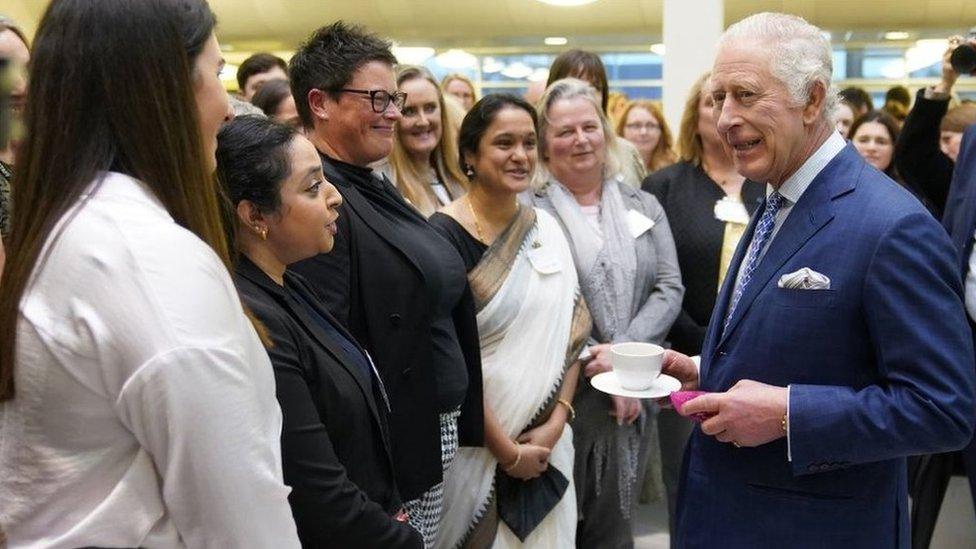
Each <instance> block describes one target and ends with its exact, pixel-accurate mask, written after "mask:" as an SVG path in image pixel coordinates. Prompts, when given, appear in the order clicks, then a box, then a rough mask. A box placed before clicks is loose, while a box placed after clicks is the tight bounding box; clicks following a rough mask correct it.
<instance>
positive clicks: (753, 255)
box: [722, 191, 783, 334]
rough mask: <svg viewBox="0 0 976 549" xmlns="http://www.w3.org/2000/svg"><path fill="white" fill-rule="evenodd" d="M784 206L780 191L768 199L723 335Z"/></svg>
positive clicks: (731, 303)
mask: <svg viewBox="0 0 976 549" xmlns="http://www.w3.org/2000/svg"><path fill="white" fill-rule="evenodd" d="M782 205H783V195H781V194H779V192H778V191H773V192H772V194H770V195H769V197H768V198H766V207H765V209H763V214H762V217H761V218H759V223H758V224H756V231H755V233H754V234H753V236H752V243H751V244H750V245H749V253H748V255H746V266H745V268H744V269H743V270H742V276H740V277H739V281H738V283H737V284H736V285H735V292H734V293H733V294H732V301H730V302H729V312H728V314H727V315H725V325H724V326H723V327H722V333H723V334H724V333H725V330H727V329H728V328H729V321H731V320H732V313H734V312H735V306H736V305H738V304H739V300H740V299H742V294H743V293H745V289H746V286H747V285H748V284H749V281H750V280H751V279H752V272H753V271H755V270H756V267H757V266H759V258H760V255H761V254H762V251H763V248H765V247H766V243H768V242H769V237H770V236H771V235H772V234H773V227H774V226H775V225H776V213H777V212H779V208H780V206H782Z"/></svg>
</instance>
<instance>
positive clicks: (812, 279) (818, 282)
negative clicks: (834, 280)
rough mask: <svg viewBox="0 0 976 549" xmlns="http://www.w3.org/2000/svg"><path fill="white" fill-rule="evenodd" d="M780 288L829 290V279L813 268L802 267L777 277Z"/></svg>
mask: <svg viewBox="0 0 976 549" xmlns="http://www.w3.org/2000/svg"><path fill="white" fill-rule="evenodd" d="M777 285H778V286H779V287H780V288H788V289H791V290H829V289H830V279H829V278H827V276H826V275H824V274H821V273H818V272H817V271H814V270H813V269H810V268H808V267H804V268H802V269H800V270H799V271H796V272H792V273H788V274H785V275H783V276H781V277H779V283H778V284H777Z"/></svg>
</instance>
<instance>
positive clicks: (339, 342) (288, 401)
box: [217, 116, 423, 548]
mask: <svg viewBox="0 0 976 549" xmlns="http://www.w3.org/2000/svg"><path fill="white" fill-rule="evenodd" d="M217 159H218V175H219V177H220V180H221V184H222V186H223V188H224V192H225V193H226V195H227V196H228V197H229V198H230V200H231V202H232V204H233V205H234V207H235V210H236V216H235V217H236V219H234V220H233V222H234V225H235V226H236V237H235V238H234V241H235V246H236V249H237V251H238V252H239V254H240V255H239V257H238V259H237V265H236V267H235V282H236V283H237V288H238V290H239V291H240V293H241V297H242V298H243V301H244V303H245V304H246V305H247V307H248V308H249V309H250V311H251V312H252V313H253V314H254V315H255V316H256V317H257V319H258V320H259V321H260V322H261V323H262V324H263V325H264V327H265V329H266V331H267V333H266V334H265V335H266V339H268V340H270V345H269V348H268V354H269V355H270V357H271V363H272V365H273V366H274V371H275V382H276V384H277V395H278V401H279V404H280V405H281V410H282V416H283V428H282V461H283V466H284V477H285V483H286V484H288V485H289V486H291V487H292V492H291V495H290V496H289V501H290V502H291V506H292V512H293V514H294V517H295V521H296V523H297V526H298V534H299V537H300V538H301V541H302V545H303V546H305V547H376V548H380V547H403V548H407V547H411V548H416V547H422V546H423V542H422V537H421V535H420V533H419V532H418V531H417V530H415V529H414V528H412V527H411V526H410V525H409V524H407V523H406V522H405V520H406V516H405V515H404V514H403V513H402V505H401V502H400V498H399V495H398V493H397V489H396V483H395V481H394V464H393V460H392V457H391V454H390V448H389V442H388V437H387V425H386V420H387V414H388V410H389V408H388V406H389V404H388V401H387V398H386V393H385V388H384V386H383V382H382V381H381V380H380V379H379V376H378V375H377V374H376V371H375V370H374V368H373V366H372V361H371V360H370V358H369V355H367V354H366V353H365V351H363V350H362V348H361V347H360V346H359V344H358V343H356V340H355V339H354V338H353V336H352V335H351V334H349V332H347V331H346V329H345V328H344V327H343V326H342V325H341V324H340V323H339V322H337V321H336V320H335V319H334V318H333V317H332V316H331V315H330V314H329V313H328V311H326V309H325V307H324V306H323V305H321V304H320V303H319V301H318V298H317V297H316V295H315V292H314V291H313V290H312V288H311V287H310V286H309V284H308V283H307V282H306V281H305V280H304V279H303V278H302V277H301V276H299V275H297V274H294V273H291V272H287V271H286V265H289V264H291V263H294V262H296V261H298V260H301V259H304V258H306V257H309V256H312V255H315V254H317V253H325V252H328V251H329V250H330V249H331V248H332V245H333V239H334V234H335V221H336V218H337V217H338V215H339V214H338V211H337V209H338V207H339V205H340V204H341V203H342V199H341V198H340V197H339V193H338V192H337V191H336V189H335V187H333V186H332V185H331V184H329V183H328V182H327V181H326V180H325V177H324V175H323V174H322V167H321V163H320V162H319V158H318V154H317V153H316V151H315V147H314V146H313V145H312V144H311V143H310V142H309V141H308V140H307V139H305V138H304V137H302V136H300V135H299V134H297V133H296V132H295V130H293V129H291V128H289V127H287V126H284V125H281V124H277V123H274V122H271V121H269V120H265V119H262V118H257V117H248V116H245V117H240V118H238V119H236V120H234V121H233V122H231V123H230V124H228V125H227V126H226V127H224V128H223V129H222V130H221V132H220V136H219V146H218V149H217ZM240 458H241V459H246V456H240Z"/></svg>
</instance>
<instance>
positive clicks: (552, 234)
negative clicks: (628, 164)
mask: <svg viewBox="0 0 976 549" xmlns="http://www.w3.org/2000/svg"><path fill="white" fill-rule="evenodd" d="M535 128H536V125H535V113H534V111H533V109H532V107H531V106H530V105H529V104H528V103H526V102H525V101H523V100H521V99H519V98H517V97H514V96H504V95H491V96H488V97H486V98H484V99H482V100H481V101H479V102H478V103H477V104H475V105H474V107H472V109H471V111H470V112H469V113H468V115H467V116H466V117H465V120H464V122H463V124H462V126H461V135H460V150H461V156H462V160H463V164H464V166H465V171H466V174H467V175H468V177H469V178H470V179H471V187H470V191H469V193H468V194H467V195H465V196H464V197H462V198H460V199H458V200H456V201H454V202H452V203H451V204H449V205H448V206H447V207H445V208H444V210H443V211H442V212H439V213H437V214H434V216H433V217H431V223H433V224H434V225H435V226H436V227H438V228H439V229H441V230H442V233H443V234H444V235H445V236H446V237H447V238H448V239H449V240H450V241H451V242H452V243H453V244H454V245H455V247H457V249H458V251H459V252H460V254H461V257H462V258H463V259H464V260H465V263H466V266H467V268H468V272H469V274H468V280H469V283H470V286H471V291H472V293H473V295H474V300H475V304H476V308H477V311H478V315H477V318H478V330H479V333H480V338H481V356H482V370H483V375H484V395H485V396H484V398H485V439H486V447H485V448H462V449H461V450H459V452H458V454H457V457H456V458H455V462H454V466H453V467H452V468H451V470H450V471H449V472H448V474H447V477H446V478H445V479H444V509H445V514H444V517H443V519H442V523H441V534H440V537H439V539H438V544H437V546H438V547H522V546H525V547H533V548H536V547H538V548H549V547H551V548H554V549H555V548H562V547H572V546H573V545H574V543H575V541H574V540H575V532H576V516H577V515H576V494H575V489H574V487H573V484H572V478H573V455H574V453H573V441H572V437H573V435H572V429H571V428H569V426H568V425H567V421H568V420H570V419H571V418H572V416H573V415H574V414H575V412H574V410H573V406H572V398H573V395H574V393H575V391H576V381H577V379H578V377H579V364H578V361H577V357H578V356H579V353H580V351H581V349H582V347H583V344H584V343H585V341H586V338H587V336H588V335H589V331H590V318H589V312H588V311H587V310H586V306H585V304H584V303H583V300H582V298H581V296H580V291H579V283H578V281H577V275H576V270H575V268H574V267H573V256H572V252H571V251H570V248H569V244H568V243H567V241H566V238H565V237H564V236H563V233H562V230H561V229H560V227H559V225H558V223H557V222H556V220H555V219H554V218H553V217H552V216H551V215H549V214H547V213H546V212H543V211H541V210H536V209H534V208H531V207H528V206H519V205H518V202H517V200H516V195H517V194H518V193H520V192H522V191H524V190H525V189H527V188H528V185H529V182H530V180H531V177H532V175H533V172H534V170H535V165H536V161H537V152H536V140H537V137H536V129H535Z"/></svg>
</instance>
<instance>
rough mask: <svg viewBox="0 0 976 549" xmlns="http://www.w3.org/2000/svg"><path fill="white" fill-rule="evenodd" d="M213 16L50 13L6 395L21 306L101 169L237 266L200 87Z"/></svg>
mask: <svg viewBox="0 0 976 549" xmlns="http://www.w3.org/2000/svg"><path fill="white" fill-rule="evenodd" d="M215 22H216V21H215V18H214V15H213V12H211V11H210V7H209V6H208V5H207V3H206V2H205V1H204V0H139V1H138V2H133V1H131V0H54V1H53V2H51V4H50V5H49V6H48V8H47V10H46V11H45V13H44V17H43V18H42V20H41V23H40V26H39V27H38V30H37V35H36V38H35V40H34V48H33V52H32V58H31V74H30V84H29V88H28V93H27V97H29V98H30V99H29V100H28V102H27V108H26V112H25V115H24V124H25V129H26V133H27V135H26V138H25V140H24V141H23V144H22V145H21V147H20V149H19V151H18V157H17V163H16V166H17V171H16V174H15V175H14V181H13V184H12V188H13V202H14V203H15V204H16V205H17V206H16V209H17V213H16V214H15V215H14V216H13V225H12V227H11V233H10V239H9V241H8V243H7V261H6V265H5V267H4V271H3V277H2V280H3V283H2V284H0V401H3V400H8V399H11V398H13V396H14V358H15V348H16V345H15V343H16V330H17V318H18V310H19V306H20V301H21V299H22V298H23V295H24V291H25V289H26V287H27V283H28V279H29V277H30V275H31V273H32V272H33V271H34V270H35V268H36V266H37V264H38V262H39V261H41V250H42V248H43V247H44V245H45V243H46V242H47V241H48V240H49V239H51V238H56V237H57V235H56V234H53V229H54V227H55V225H56V224H57V222H58V220H60V219H61V218H62V217H63V216H64V215H65V214H67V213H68V211H69V209H70V208H71V207H72V206H73V205H75V204H76V203H77V202H78V201H79V200H80V199H81V195H82V193H83V192H84V191H85V190H86V189H87V188H88V187H89V186H90V185H91V184H92V182H93V181H95V180H96V179H97V178H98V177H99V176H100V174H102V173H103V172H105V171H107V170H110V169H111V170H114V171H121V172H124V173H126V174H129V175H131V176H132V177H135V178H137V179H139V180H140V181H142V182H143V183H145V184H146V185H147V186H148V187H149V188H150V189H151V190H152V192H153V194H155V195H156V197H157V198H158V199H159V200H160V202H162V204H163V205H164V206H165V208H166V210H167V211H168V212H169V213H170V215H172V216H173V218H174V219H175V220H176V222H177V223H179V224H180V225H182V226H183V227H186V228H187V229H189V230H190V231H192V232H193V233H195V234H196V235H197V236H199V237H200V238H201V239H202V240H203V241H204V242H206V243H207V244H209V245H210V246H211V247H212V248H213V249H214V251H215V252H216V253H217V254H218V255H219V256H220V257H221V259H223V260H224V261H225V264H229V259H228V257H229V256H228V250H227V242H226V239H225V237H224V232H223V228H222V226H221V219H220V211H219V207H218V197H219V194H218V190H217V188H216V184H215V182H214V179H213V177H212V174H210V173H208V163H207V162H206V161H205V156H204V155H205V153H204V148H203V143H202V141H201V136H200V132H199V129H198V128H199V127H200V125H199V121H198V115H197V107H196V102H195V99H194V92H193V90H194V88H195V86H194V74H193V66H194V61H195V60H196V58H197V56H198V55H199V54H200V52H201V51H202V50H203V48H204V46H205V44H206V43H207V40H208V39H209V38H210V35H211V34H212V32H213V28H214V25H215Z"/></svg>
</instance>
